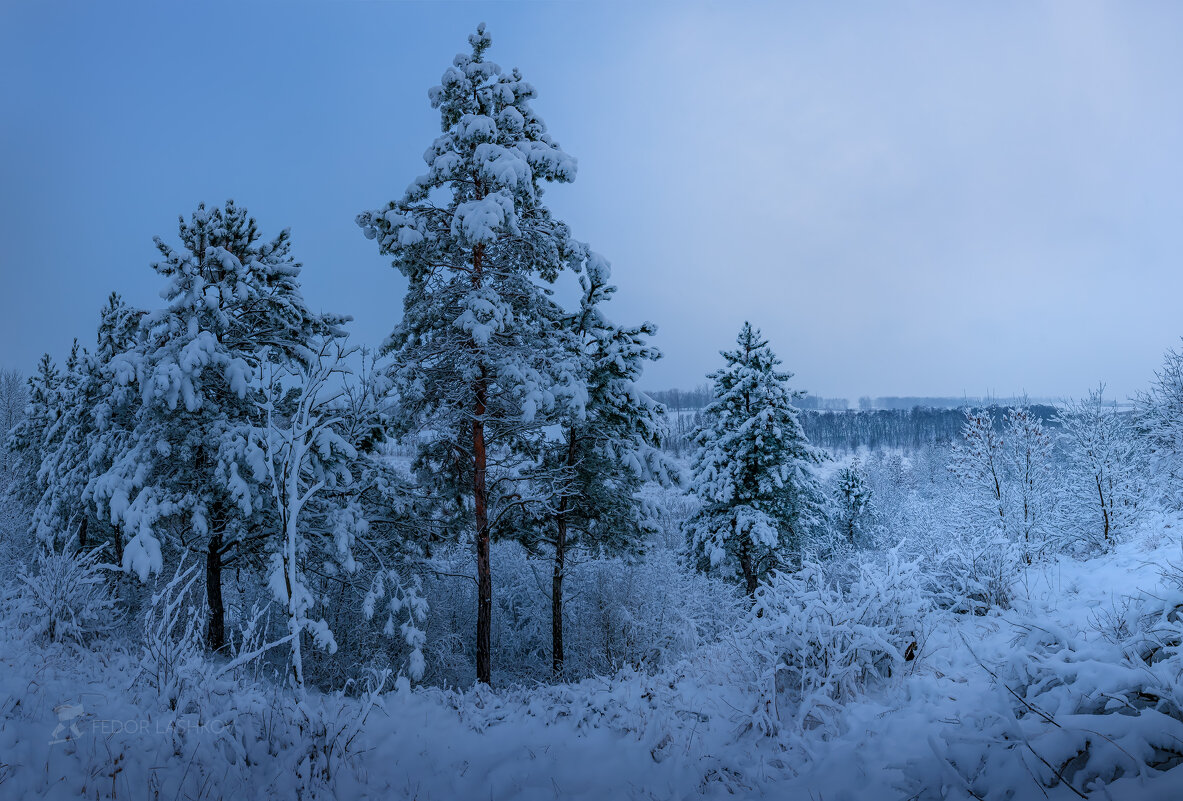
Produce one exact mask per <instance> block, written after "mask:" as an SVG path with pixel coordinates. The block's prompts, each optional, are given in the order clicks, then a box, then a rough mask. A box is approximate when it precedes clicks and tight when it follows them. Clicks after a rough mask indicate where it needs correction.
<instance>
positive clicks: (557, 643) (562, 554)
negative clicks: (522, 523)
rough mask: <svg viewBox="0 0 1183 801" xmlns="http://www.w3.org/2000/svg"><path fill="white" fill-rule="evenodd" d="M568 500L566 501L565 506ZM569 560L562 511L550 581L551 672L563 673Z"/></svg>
mask: <svg viewBox="0 0 1183 801" xmlns="http://www.w3.org/2000/svg"><path fill="white" fill-rule="evenodd" d="M565 503H566V499H564V505H565ZM566 560H567V516H566V514H564V513H563V512H562V510H560V513H559V519H558V535H557V536H556V537H555V570H554V575H552V576H551V579H550V639H551V670H552V671H553V673H554V675H555V676H556V677H558V676H561V675H562V673H563V571H564V570H565V569H566Z"/></svg>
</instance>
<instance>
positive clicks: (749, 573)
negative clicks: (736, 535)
mask: <svg viewBox="0 0 1183 801" xmlns="http://www.w3.org/2000/svg"><path fill="white" fill-rule="evenodd" d="M739 566H740V569H741V570H743V581H744V585H745V586H746V587H747V590H748V597H749V598H751V599H753V600H755V598H756V586H757V583H758V582H757V581H756V569H755V567H754V566H753V565H752V541H751V540H750V539H749V538H748V537H746V536H745V537H744V538H743V542H742V544H741V545H740V550H739Z"/></svg>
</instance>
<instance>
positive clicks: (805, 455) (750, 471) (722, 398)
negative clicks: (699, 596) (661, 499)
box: [687, 323, 826, 595]
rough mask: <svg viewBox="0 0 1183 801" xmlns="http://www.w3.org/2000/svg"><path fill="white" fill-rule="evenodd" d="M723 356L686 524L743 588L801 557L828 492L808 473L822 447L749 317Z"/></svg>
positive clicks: (821, 520) (701, 548) (698, 440)
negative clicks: (810, 435) (695, 506)
mask: <svg viewBox="0 0 1183 801" xmlns="http://www.w3.org/2000/svg"><path fill="white" fill-rule="evenodd" d="M722 355H723V358H724V359H725V360H726V365H724V366H723V367H722V368H720V369H719V370H717V371H716V372H714V373H712V374H711V375H710V378H711V381H712V383H713V389H714V400H713V401H712V402H711V404H710V405H709V406H708V407H707V408H706V409H705V410H704V411H703V422H702V426H701V428H700V430H699V432H698V433H697V435H696V437H695V444H696V445H697V446H698V452H697V453H696V455H695V457H694V465H693V472H694V477H693V484H692V486H691V492H693V493H694V495H695V496H696V497H697V498H698V499H699V500H700V501H701V503H702V506H701V508H700V510H699V511H698V513H697V514H695V515H694V517H692V518H691V519H690V521H689V522H688V524H687V531H688V533H689V535H690V539H691V542H692V543H693V546H694V548H695V549H696V550H697V551H698V552H699V553H700V554H701V555H702V557H703V560H704V562H705V564H706V565H708V566H709V567H710V568H712V569H719V570H723V571H727V572H730V573H732V574H735V575H738V577H739V578H740V580H741V581H742V582H743V584H744V587H745V588H746V589H747V592H748V594H749V595H754V594H755V592H756V587H757V586H758V585H759V582H760V581H761V579H763V578H764V577H765V576H766V575H768V574H769V573H770V572H772V571H774V570H776V569H778V568H782V567H790V568H791V567H793V566H795V565H797V564H799V563H800V560H801V557H802V553H803V550H804V548H805V547H806V545H807V544H808V543H809V540H810V539H811V537H813V536H814V535H815V534H816V533H817V532H818V531H819V530H821V529H822V528H823V527H824V525H825V515H824V503H825V496H824V490H823V488H822V485H821V482H820V480H819V479H818V477H817V475H816V474H815V473H814V467H815V466H816V465H818V464H820V463H821V462H822V461H823V460H824V459H825V458H826V455H825V453H824V452H823V451H821V450H820V449H818V448H815V447H813V446H812V445H810V444H809V441H808V440H807V439H806V437H805V432H804V431H803V430H802V428H801V423H800V421H798V419H797V414H798V412H797V409H796V407H794V406H793V400H794V398H795V397H797V395H798V394H799V393H794V392H793V391H791V390H790V389H789V388H788V385H787V382H788V380H789V379H790V378H792V376H793V374H792V373H789V372H782V371H780V370H778V369H777V366H778V365H779V364H780V359H778V358H777V357H776V355H775V354H774V353H773V352H772V349H771V348H769V347H768V342H767V340H765V339H763V338H762V337H761V335H760V331H759V329H756V328H753V327H752V325H751V323H744V325H743V328H741V329H740V332H739V336H738V337H737V338H736V349H735V350H731V351H723V352H722Z"/></svg>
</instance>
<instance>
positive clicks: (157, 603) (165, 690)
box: [140, 563, 207, 711]
mask: <svg viewBox="0 0 1183 801" xmlns="http://www.w3.org/2000/svg"><path fill="white" fill-rule="evenodd" d="M199 575H200V573H199V571H198V565H197V564H193V565H190V566H189V567H187V568H186V567H185V566H184V564H183V563H182V564H179V565H178V566H177V568H176V571H175V572H174V574H173V577H172V578H171V579H170V580H168V581H162V582H161V584H162V585H163V586H161V587H159V588H158V589H157V591H156V592H155V593H153V594H152V597H151V600H150V601H149V602H148V604H147V608H146V610H145V611H144V613H143V643H142V645H141V658H140V670H141V675H142V676H143V677H144V678H145V679H147V682H148V686H150V687H151V688H152V690H153V691H154V692H155V694H156V697H157V698H158V699H159V700H160V701H161V702H162V704H163V705H164V707H165V708H167V709H170V710H173V711H187V710H188V706H189V704H188V703H186V701H187V699H188V698H189V696H190V694H191V693H192V692H193V691H194V690H195V689H196V687H197V686H198V685H199V684H200V683H201V680H202V679H203V678H204V677H205V674H206V672H207V671H206V668H207V665H206V662H205V647H204V642H203V639H202V632H203V629H204V627H205V621H206V616H205V614H204V613H203V608H202V607H201V606H200V605H195V604H194V603H193V599H192V597H191V594H190V593H191V591H192V589H193V585H194V584H195V583H196V581H197V579H198V577H199Z"/></svg>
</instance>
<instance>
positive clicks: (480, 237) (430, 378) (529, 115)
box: [358, 24, 587, 683]
mask: <svg viewBox="0 0 1183 801" xmlns="http://www.w3.org/2000/svg"><path fill="white" fill-rule="evenodd" d="M469 44H470V45H471V46H472V50H471V53H462V54H460V55H458V56H456V58H455V59H454V61H453V65H452V66H451V67H449V68H448V69H447V70H446V71H445V72H444V75H443V78H442V79H441V82H440V85H439V86H436V87H435V88H433V89H432V90H431V91H430V93H429V96H430V98H431V103H432V106H433V107H434V108H437V109H439V111H440V123H441V128H442V134H441V135H440V136H439V137H437V138H436V140H435V141H434V142H433V143H432V145H431V146H430V147H429V148H428V149H427V152H426V153H425V154H424V160H425V161H426V162H427V167H428V170H427V172H426V174H424V175H422V176H421V177H419V178H417V179H416V180H415V181H414V182H413V183H412V184H411V185H410V187H409V188H408V189H407V191H406V193H405V194H404V195H403V196H402V198H401V199H400V200H397V201H394V202H391V203H390V204H389V205H388V206H387V207H386V208H385V209H382V210H376V211H369V212H364V213H362V214H361V215H359V216H358V224H359V225H360V226H361V227H362V229H363V230H364V232H365V234H366V236H367V237H370V238H374V239H377V241H378V245H379V249H380V250H381V252H382V253H384V254H387V255H389V256H391V257H392V263H393V265H394V267H395V268H397V269H398V270H399V271H400V272H401V273H402V274H403V275H405V276H406V277H407V279H408V280H409V284H410V285H409V287H408V290H407V294H406V297H405V299H404V303H403V318H402V320H401V321H400V323H399V325H398V327H397V328H396V329H395V331H394V333H393V334H392V335H391V337H390V339H389V341H388V343H387V345H386V350H387V352H388V353H390V354H392V355H393V362H394V368H393V370H392V377H393V379H394V381H395V384H396V387H397V389H398V393H399V396H400V401H401V404H402V414H403V415H404V419H405V420H406V421H408V423H409V424H410V425H415V426H419V427H421V428H422V429H424V430H429V431H430V436H429V437H428V438H427V439H428V442H427V443H426V444H425V445H424V446H423V447H422V448H421V450H420V453H419V456H418V459H417V463H416V464H417V468H418V471H419V473H420V475H421V476H422V477H423V480H424V481H425V482H428V483H429V485H435V486H436V488H437V490H438V493H439V495H441V496H444V495H450V496H451V497H453V498H455V499H456V500H457V502H458V503H459V504H460V506H461V510H462V511H463V512H464V513H465V514H466V515H468V514H471V531H472V533H473V535H474V536H475V545H476V561H477V573H478V576H477V578H478V591H477V632H476V641H477V642H476V673H477V680H478V681H481V682H485V683H488V682H490V681H491V666H492V662H491V658H490V632H491V620H492V597H493V596H492V592H493V589H492V574H491V568H490V563H489V540H490V532H491V529H492V527H493V525H494V524H495V523H496V521H497V518H498V517H499V516H500V515H502V514H504V513H506V512H507V511H509V510H511V509H512V508H515V504H516V501H514V500H511V499H513V498H515V497H516V496H517V495H518V493H517V492H516V490H515V488H516V487H517V486H519V485H520V482H521V481H523V480H524V478H523V477H522V476H521V474H520V473H521V467H522V465H523V464H524V463H526V464H528V461H529V457H530V455H531V454H535V453H536V452H537V450H538V449H539V447H540V445H541V442H542V438H543V429H544V427H545V425H546V424H547V423H549V422H550V421H552V420H553V419H554V418H555V416H556V415H557V414H559V413H560V412H561V411H562V410H563V409H564V408H568V407H570V406H571V405H575V406H578V405H580V404H581V403H582V397H581V389H580V386H579V381H578V378H577V376H576V375H575V374H574V373H575V371H576V365H574V364H572V362H571V360H570V358H569V353H568V352H567V351H566V350H565V349H564V347H563V342H564V338H563V337H562V336H561V335H560V334H561V329H562V324H563V315H562V313H561V310H560V309H559V308H558V306H557V305H556V304H555V303H554V302H553V301H552V300H551V298H550V292H549V290H548V289H547V288H546V287H545V286H544V285H545V284H546V283H549V282H552V281H554V279H555V278H556V277H557V275H558V274H559V272H560V271H562V270H563V269H564V268H567V267H569V268H572V269H579V267H580V265H581V263H582V262H583V261H584V260H585V259H586V257H587V251H586V248H584V247H583V246H582V245H580V244H579V243H577V242H575V241H573V240H572V239H571V236H570V232H569V231H568V229H567V226H566V225H565V224H563V223H562V222H560V221H558V220H556V219H554V218H553V217H552V216H551V214H550V211H549V210H548V209H547V208H546V206H545V205H544V204H543V203H542V193H543V184H544V183H545V182H550V181H557V182H569V181H572V180H574V178H575V160H574V159H573V158H572V157H571V156H569V155H567V154H566V153H565V152H563V150H562V149H561V148H560V147H559V146H558V144H556V143H555V142H554V141H553V140H552V139H551V138H550V136H549V134H548V133H547V131H546V125H545V124H544V123H543V121H542V120H541V119H540V118H539V117H538V115H537V114H536V113H535V112H534V110H533V108H532V107H531V104H530V101H531V100H532V99H533V98H534V96H535V92H534V88H533V87H532V86H531V85H530V84H529V83H527V82H526V81H525V80H523V78H522V76H521V74H520V73H519V72H518V71H517V70H513V71H510V72H505V71H503V70H502V69H501V67H499V66H498V65H497V64H494V63H493V62H491V61H487V60H486V59H485V53H486V51H487V50H488V49H489V45H490V38H489V35H488V34H487V33H486V31H485V27H484V25H483V24H482V25H481V26H479V27H478V28H477V32H476V34H474V35H472V36H470V37H469Z"/></svg>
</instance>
